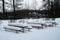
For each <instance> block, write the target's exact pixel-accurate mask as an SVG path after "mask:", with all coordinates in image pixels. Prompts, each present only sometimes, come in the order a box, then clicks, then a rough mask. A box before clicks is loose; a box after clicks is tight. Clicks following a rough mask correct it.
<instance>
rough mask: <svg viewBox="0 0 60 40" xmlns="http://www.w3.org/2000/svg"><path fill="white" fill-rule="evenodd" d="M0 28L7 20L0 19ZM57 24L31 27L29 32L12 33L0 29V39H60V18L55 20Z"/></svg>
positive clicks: (5, 24)
mask: <svg viewBox="0 0 60 40" xmlns="http://www.w3.org/2000/svg"><path fill="white" fill-rule="evenodd" d="M2 21H3V23H2V24H0V28H1V27H3V26H7V24H8V22H7V20H5V21H4V20H2ZM55 21H56V22H57V23H58V25H57V26H56V27H48V28H45V29H39V30H38V29H32V30H31V32H26V33H19V34H17V33H13V32H7V31H4V30H1V29H0V40H60V18H56V20H55Z"/></svg>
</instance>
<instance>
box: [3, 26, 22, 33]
mask: <svg viewBox="0 0 60 40" xmlns="http://www.w3.org/2000/svg"><path fill="white" fill-rule="evenodd" d="M4 29H5V31H12V32H15V33H19V32H23V30H22V29H21V28H18V27H12V26H6V27H4Z"/></svg>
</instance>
